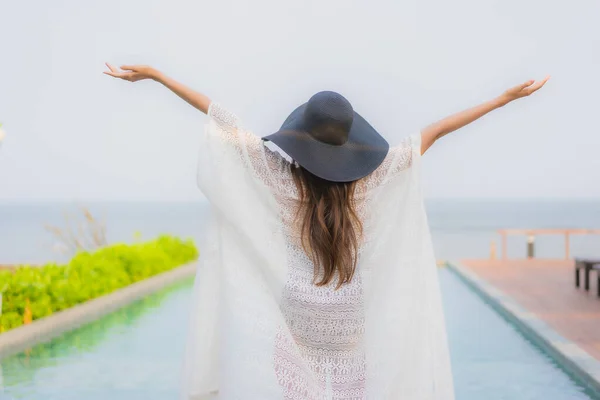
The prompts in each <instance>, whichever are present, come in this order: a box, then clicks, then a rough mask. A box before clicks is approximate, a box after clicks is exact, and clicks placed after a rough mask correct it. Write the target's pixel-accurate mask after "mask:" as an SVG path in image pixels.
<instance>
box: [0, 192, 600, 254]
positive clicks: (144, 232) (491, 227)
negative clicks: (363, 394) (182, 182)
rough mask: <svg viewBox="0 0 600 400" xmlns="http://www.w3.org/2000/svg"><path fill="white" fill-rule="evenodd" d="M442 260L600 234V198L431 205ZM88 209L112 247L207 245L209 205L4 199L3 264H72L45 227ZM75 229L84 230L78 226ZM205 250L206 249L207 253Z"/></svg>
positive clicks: (593, 249) (597, 243)
mask: <svg viewBox="0 0 600 400" xmlns="http://www.w3.org/2000/svg"><path fill="white" fill-rule="evenodd" d="M425 206H426V210H427V215H428V219H429V226H430V229H431V233H432V240H433V243H434V249H435V253H436V257H437V258H438V259H461V258H487V257H489V255H490V246H491V243H492V241H494V242H495V243H496V248H497V251H498V254H499V252H500V242H499V236H498V234H497V233H496V232H497V230H498V229H505V228H585V229H600V199H548V198H545V199H487V198H486V199H458V198H443V199H442V198H437V199H426V200H425ZM82 208H85V209H88V210H89V211H90V212H91V214H92V215H93V216H94V218H95V219H96V220H98V221H101V222H102V223H103V224H105V226H106V232H107V240H108V242H109V243H116V242H126V243H129V242H132V241H134V240H140V239H141V240H146V239H152V238H154V237H156V236H158V235H160V234H163V233H166V234H172V235H177V236H180V237H184V238H191V239H193V240H195V241H196V243H199V242H200V240H201V238H202V235H203V231H204V229H203V228H204V225H205V222H206V217H207V215H208V210H209V205H208V202H207V201H205V200H199V201H60V200H51V201H40V200H37V201H13V200H3V201H0V264H22V263H31V264H41V263H45V262H51V261H56V262H64V261H66V257H65V256H63V255H61V254H58V253H57V251H56V247H57V240H56V239H55V238H54V236H53V235H52V234H51V233H50V232H49V231H48V230H47V229H46V228H45V227H46V226H49V225H50V226H55V227H59V228H64V227H66V223H67V221H66V219H65V215H66V214H68V215H70V218H71V219H73V220H77V219H78V218H80V217H81V215H82V213H81V209H82ZM72 229H74V230H76V229H77V226H76V224H75V223H74V222H72ZM563 240H564V239H563V237H562V236H560V235H549V236H540V237H538V238H536V256H538V257H543V258H561V257H563V256H564V243H563ZM200 251H201V249H200ZM525 252H526V241H525V238H524V237H521V236H514V237H509V241H508V254H509V256H510V257H523V256H524V255H525V254H526V253H525ZM571 255H572V256H580V257H599V256H600V235H585V236H573V237H572V238H571Z"/></svg>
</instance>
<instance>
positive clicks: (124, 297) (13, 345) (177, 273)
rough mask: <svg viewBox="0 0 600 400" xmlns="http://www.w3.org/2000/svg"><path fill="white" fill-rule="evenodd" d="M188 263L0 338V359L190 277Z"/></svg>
mask: <svg viewBox="0 0 600 400" xmlns="http://www.w3.org/2000/svg"><path fill="white" fill-rule="evenodd" d="M195 272H196V263H195V262H192V263H189V264H184V265H182V266H180V267H177V268H175V269H173V270H171V271H167V272H163V273H162V274H158V275H155V276H153V277H150V278H147V279H144V280H142V281H139V282H136V283H134V284H131V285H129V286H127V287H124V288H122V289H119V290H116V291H114V292H112V293H109V294H107V295H104V296H101V297H98V298H96V299H93V300H90V301H87V302H85V303H82V304H79V305H76V306H74V307H71V308H68V309H66V310H63V311H60V312H57V313H55V314H52V315H50V316H48V317H45V318H41V319H39V320H35V321H33V322H32V323H31V324H29V325H24V326H20V327H18V328H15V329H11V330H10V331H8V332H4V333H2V334H0V359H1V358H4V357H7V356H10V355H13V354H16V353H19V352H21V351H24V350H26V349H28V348H30V347H32V346H34V345H36V344H39V343H43V342H47V341H49V340H51V339H53V338H55V337H57V336H60V335H61V334H63V333H65V332H68V331H71V330H73V329H76V328H78V327H80V326H82V325H85V324H88V323H90V322H93V321H95V320H97V319H98V318H100V317H103V316H105V315H107V314H110V313H112V312H115V311H117V310H118V309H120V308H122V307H125V306H127V305H129V304H131V303H133V302H135V301H137V300H140V299H141V298H143V297H145V296H148V295H150V294H153V293H155V292H158V291H160V290H161V289H164V288H165V287H167V286H169V285H171V284H174V283H176V282H179V281H182V280H184V279H187V278H190V277H192V276H194V274H195Z"/></svg>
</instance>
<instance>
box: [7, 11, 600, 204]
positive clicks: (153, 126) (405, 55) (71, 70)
mask: <svg viewBox="0 0 600 400" xmlns="http://www.w3.org/2000/svg"><path fill="white" fill-rule="evenodd" d="M598 17H600V2H598V1H597V0H577V1H570V2H566V1H562V2H557V1H552V2H548V1H542V0H493V1H492V0H453V1H447V0H402V1H398V0H395V1H392V0H368V1H367V0H362V1H351V0H302V1H295V2H291V1H288V0H253V1H242V0H219V1H211V2H208V1H192V0H187V1H184V0H143V1H142V0H130V1H122V0H119V1H116V0H105V1H102V2H100V1H81V0H79V1H76V0H54V1H42V0H37V1H9V0H0V121H1V122H3V123H4V129H5V130H6V132H7V137H6V139H5V142H4V144H3V145H2V148H0V200H47V199H65V200H104V199H106V200H122V199H123V200H193V199H201V198H202V195H201V194H200V192H199V191H198V190H197V189H196V186H195V164H196V157H197V154H198V150H197V148H196V147H197V143H198V140H197V139H198V138H197V136H198V134H199V132H200V131H201V129H202V124H203V121H204V118H205V117H204V116H203V115H202V114H201V113H199V112H196V111H195V110H194V109H192V108H191V107H189V106H187V105H186V104H185V103H183V102H182V101H181V100H179V99H178V98H176V97H175V96H174V95H171V94H170V93H168V92H167V91H166V90H165V89H163V88H161V87H160V86H159V85H157V84H155V83H152V82H142V83H138V84H130V83H127V82H123V81H117V80H112V79H110V78H109V77H107V76H104V75H102V74H101V72H102V71H103V68H104V67H103V62H104V61H110V62H113V63H116V64H117V65H120V64H127V63H145V64H150V65H154V66H156V67H158V68H160V69H162V70H164V71H165V72H166V73H167V74H170V75H171V76H173V77H175V78H178V79H180V80H182V81H183V82H185V83H187V84H189V85H191V86H193V87H194V88H196V89H198V90H201V91H204V92H206V93H207V94H208V95H209V96H211V97H212V98H213V99H214V100H217V101H219V102H221V103H223V104H225V105H227V106H228V107H229V108H230V109H232V111H234V112H236V113H237V114H238V115H239V116H240V117H241V118H242V120H244V122H245V125H247V126H249V127H251V128H252V129H253V130H254V131H255V132H256V133H257V134H259V135H261V136H263V135H266V134H269V133H272V132H273V131H275V130H276V129H277V128H278V127H279V125H280V124H281V122H282V121H283V120H284V119H285V117H286V116H287V114H288V113H289V112H290V111H292V110H293V108H294V107H296V106H297V105H298V104H299V103H301V102H304V101H305V100H307V99H308V97H310V95H312V94H313V93H314V92H317V91H319V90H336V91H339V92H340V93H342V94H344V95H345V96H346V97H347V98H348V99H349V100H350V101H351V102H352V104H353V105H354V108H355V109H356V110H357V111H358V112H360V113H361V114H362V115H363V116H365V117H366V118H367V119H368V120H369V121H370V122H371V124H372V125H373V126H375V127H376V128H377V129H378V130H379V131H380V132H381V133H382V134H383V135H384V136H385V137H386V138H387V139H388V140H389V141H390V143H392V144H394V143H396V142H398V141H399V140H400V139H401V138H402V137H404V136H407V135H409V134H411V133H412V132H414V131H416V130H418V129H420V128H422V127H423V126H425V125H427V124H429V123H430V122H433V121H434V120H437V119H439V118H441V117H443V116H445V115H446V114H449V113H451V112H454V111H459V110H461V109H463V108H465V107H468V106H471V105H475V104H476V103H478V102H481V101H485V100H487V99H489V98H491V97H493V96H495V95H497V94H499V93H501V92H502V91H503V90H504V89H505V88H507V87H509V86H512V85H515V84H517V83H520V82H521V81H525V80H527V79H530V78H542V77H543V76H545V75H546V74H551V75H552V80H551V81H550V82H549V83H548V85H547V87H545V88H544V89H543V90H542V91H540V92H538V93H537V94H536V95H535V96H533V97H531V98H529V99H525V100H521V101H519V102H517V103H515V104H511V105H509V106H507V107H506V108H504V109H502V110H499V111H496V112H495V113H493V114H492V115H489V116H487V117H486V118H485V119H484V120H482V121H479V122H477V123H475V124H474V125H472V126H470V127H468V128H466V129H464V130H462V131H459V132H456V133H453V134H451V135H450V136H448V137H447V138H445V139H443V140H442V141H440V143H438V144H436V145H435V146H434V148H433V149H432V150H431V152H430V153H428V154H427V155H426V156H425V160H424V164H425V172H424V179H425V190H426V195H427V196H428V197H438V198H439V197H600V179H599V178H600V151H599V149H600V129H599V127H598V117H599V115H600V100H599V94H600V51H599V49H600V25H599V24H598V23H597V21H598Z"/></svg>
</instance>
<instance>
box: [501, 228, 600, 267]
mask: <svg viewBox="0 0 600 400" xmlns="http://www.w3.org/2000/svg"><path fill="white" fill-rule="evenodd" d="M498 233H499V234H500V236H501V237H502V259H503V260H506V259H507V258H508V256H507V237H508V235H525V236H527V237H528V244H529V246H530V248H531V249H532V250H533V244H534V243H535V237H536V236H538V235H564V237H565V260H568V259H569V258H570V257H571V255H570V238H571V235H600V229H500V230H498ZM528 258H533V252H532V253H531V254H528Z"/></svg>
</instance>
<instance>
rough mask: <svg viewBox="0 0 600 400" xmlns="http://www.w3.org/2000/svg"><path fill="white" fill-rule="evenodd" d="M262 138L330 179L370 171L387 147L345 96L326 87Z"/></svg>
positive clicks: (354, 176)
mask: <svg viewBox="0 0 600 400" xmlns="http://www.w3.org/2000/svg"><path fill="white" fill-rule="evenodd" d="M262 139H263V140H266V141H271V142H273V143H275V144H276V145H277V146H278V147H279V148H280V149H281V150H283V151H284V152H286V153H287V154H288V155H289V156H290V157H291V158H292V159H294V160H295V161H296V162H297V163H298V164H299V165H300V166H301V167H303V168H305V169H306V170H307V171H309V172H310V173H312V174H314V175H316V176H318V177H320V178H322V179H325V180H328V181H332V182H351V181H355V180H357V179H360V178H363V177H365V176H367V175H369V174H370V173H371V172H373V171H375V169H377V167H379V165H381V163H382V162H383V160H384V159H385V157H386V155H387V153H388V150H389V147H390V146H389V144H388V142H387V141H386V140H385V139H384V138H383V137H382V136H381V135H380V134H379V133H378V132H377V131H376V130H375V128H373V127H372V126H371V125H370V124H369V123H368V122H367V121H366V120H365V119H364V118H363V117H361V116H360V115H359V114H358V113H357V112H355V111H354V109H353V108H352V105H351V104H350V102H349V101H348V100H347V99H346V98H344V97H343V96H342V95H341V94H339V93H335V92H329V91H326V92H319V93H317V94H315V95H314V96H312V97H311V98H310V100H309V101H308V102H306V103H304V104H302V105H301V106H299V107H298V108H296V109H295V110H294V111H293V112H292V113H291V114H290V115H289V116H288V117H287V119H286V120H285V122H284V123H283V125H282V126H281V128H280V129H279V131H277V132H275V133H273V134H271V135H268V136H265V137H263V138H262Z"/></svg>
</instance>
